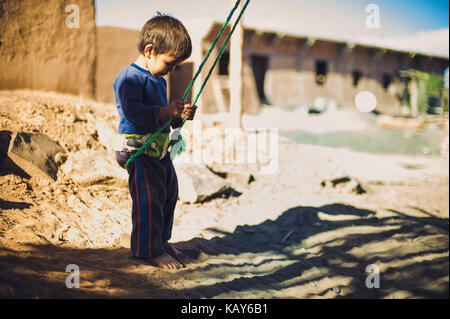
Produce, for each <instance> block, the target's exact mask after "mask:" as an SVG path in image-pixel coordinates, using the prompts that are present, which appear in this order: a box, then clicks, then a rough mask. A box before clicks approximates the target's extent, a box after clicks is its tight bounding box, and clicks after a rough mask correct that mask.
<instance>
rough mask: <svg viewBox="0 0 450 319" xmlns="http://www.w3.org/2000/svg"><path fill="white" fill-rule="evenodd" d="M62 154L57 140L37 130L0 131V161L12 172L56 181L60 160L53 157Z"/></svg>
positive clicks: (62, 151) (62, 150)
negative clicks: (31, 131) (30, 131)
mask: <svg viewBox="0 0 450 319" xmlns="http://www.w3.org/2000/svg"><path fill="white" fill-rule="evenodd" d="M57 154H58V155H57ZM63 154H64V149H63V148H62V147H61V146H60V145H59V144H58V142H55V141H53V140H52V139H50V138H49V137H48V136H46V135H44V134H41V133H39V132H33V133H25V132H10V131H0V161H1V162H2V166H3V167H5V168H7V169H9V170H11V171H13V172H17V173H19V174H23V173H26V174H27V175H28V176H36V177H40V178H44V179H52V180H54V181H56V179H57V177H58V169H59V162H60V161H59V160H56V158H55V157H59V158H60V157H62V156H63Z"/></svg>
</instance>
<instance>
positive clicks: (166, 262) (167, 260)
mask: <svg viewBox="0 0 450 319" xmlns="http://www.w3.org/2000/svg"><path fill="white" fill-rule="evenodd" d="M147 260H148V261H149V262H150V263H151V264H153V265H155V266H157V267H159V268H162V269H168V270H173V269H180V268H182V267H183V265H182V264H181V263H179V262H178V261H177V260H175V259H174V258H173V257H171V256H169V255H168V254H166V253H164V254H162V255H159V256H157V257H153V258H148V259H147Z"/></svg>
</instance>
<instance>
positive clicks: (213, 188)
mask: <svg viewBox="0 0 450 319" xmlns="http://www.w3.org/2000/svg"><path fill="white" fill-rule="evenodd" d="M174 166H175V170H176V173H177V177H178V189H179V191H178V192H179V198H180V200H181V201H182V202H184V203H198V202H203V201H206V200H208V199H210V198H213V197H217V196H220V195H221V194H224V193H225V192H227V191H228V190H230V185H229V184H228V183H227V182H226V181H225V180H223V179H222V178H220V177H219V176H217V175H215V174H214V173H213V172H211V171H210V170H209V169H208V168H207V167H206V166H204V165H202V164H179V163H174Z"/></svg>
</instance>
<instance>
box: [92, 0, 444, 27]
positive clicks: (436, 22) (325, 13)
mask: <svg viewBox="0 0 450 319" xmlns="http://www.w3.org/2000/svg"><path fill="white" fill-rule="evenodd" d="M233 1H234V0H190V1H186V0H96V3H97V22H98V24H99V25H117V26H126V27H128V28H133V29H139V28H140V26H141V25H142V23H143V22H142V21H144V20H145V19H147V18H150V17H151V16H152V15H154V13H155V12H156V11H157V10H159V11H162V12H166V13H171V14H173V15H174V16H177V17H179V18H180V19H182V20H185V19H191V18H196V17H203V16H211V17H212V18H214V19H218V20H224V19H225V17H226V16H227V14H228V11H229V9H230V7H231V4H232V2H233ZM371 3H373V4H377V5H378V6H379V7H380V18H381V28H382V29H383V28H386V29H387V30H386V32H394V33H395V34H412V33H416V32H419V31H426V30H435V29H441V28H446V27H448V25H449V3H448V1H443V0H428V1H425V0H409V1H407V0H372V1H367V0H315V1H307V0H252V2H251V3H250V5H249V9H248V12H247V13H246V20H247V22H248V23H249V24H252V25H264V23H265V22H264V21H266V22H269V23H271V22H272V21H283V23H282V25H283V26H285V25H290V26H291V28H292V29H295V25H296V24H298V23H299V22H300V21H299V20H301V19H302V18H303V19H305V18H309V17H308V16H309V15H310V14H311V13H312V14H315V17H314V18H315V19H316V20H320V19H321V16H322V17H324V18H325V17H326V18H331V19H332V20H333V21H336V22H341V23H343V22H345V24H349V25H353V26H354V27H355V29H357V28H358V27H359V26H361V25H362V24H363V23H364V20H365V17H366V15H367V14H366V12H365V8H366V6H367V5H368V4H371ZM346 18H349V20H348V21H345V20H346ZM144 22H145V21H144ZM388 29H389V31H388ZM298 32H301V30H300V29H299V30H298Z"/></svg>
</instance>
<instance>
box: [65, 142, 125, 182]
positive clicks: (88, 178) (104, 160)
mask: <svg viewBox="0 0 450 319" xmlns="http://www.w3.org/2000/svg"><path fill="white" fill-rule="evenodd" d="M61 171H62V172H63V173H64V174H65V175H66V176H67V177H69V178H70V179H72V180H73V181H74V182H76V183H78V184H81V185H92V184H96V183H101V182H103V181H106V180H109V179H112V178H117V179H119V180H122V181H123V182H125V181H128V173H127V171H126V170H125V169H123V168H121V167H120V166H119V164H118V163H117V162H116V160H115V157H114V153H113V152H108V151H106V150H81V151H79V152H76V153H72V154H70V155H69V157H68V158H67V161H66V162H65V163H64V165H62V166H61Z"/></svg>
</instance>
